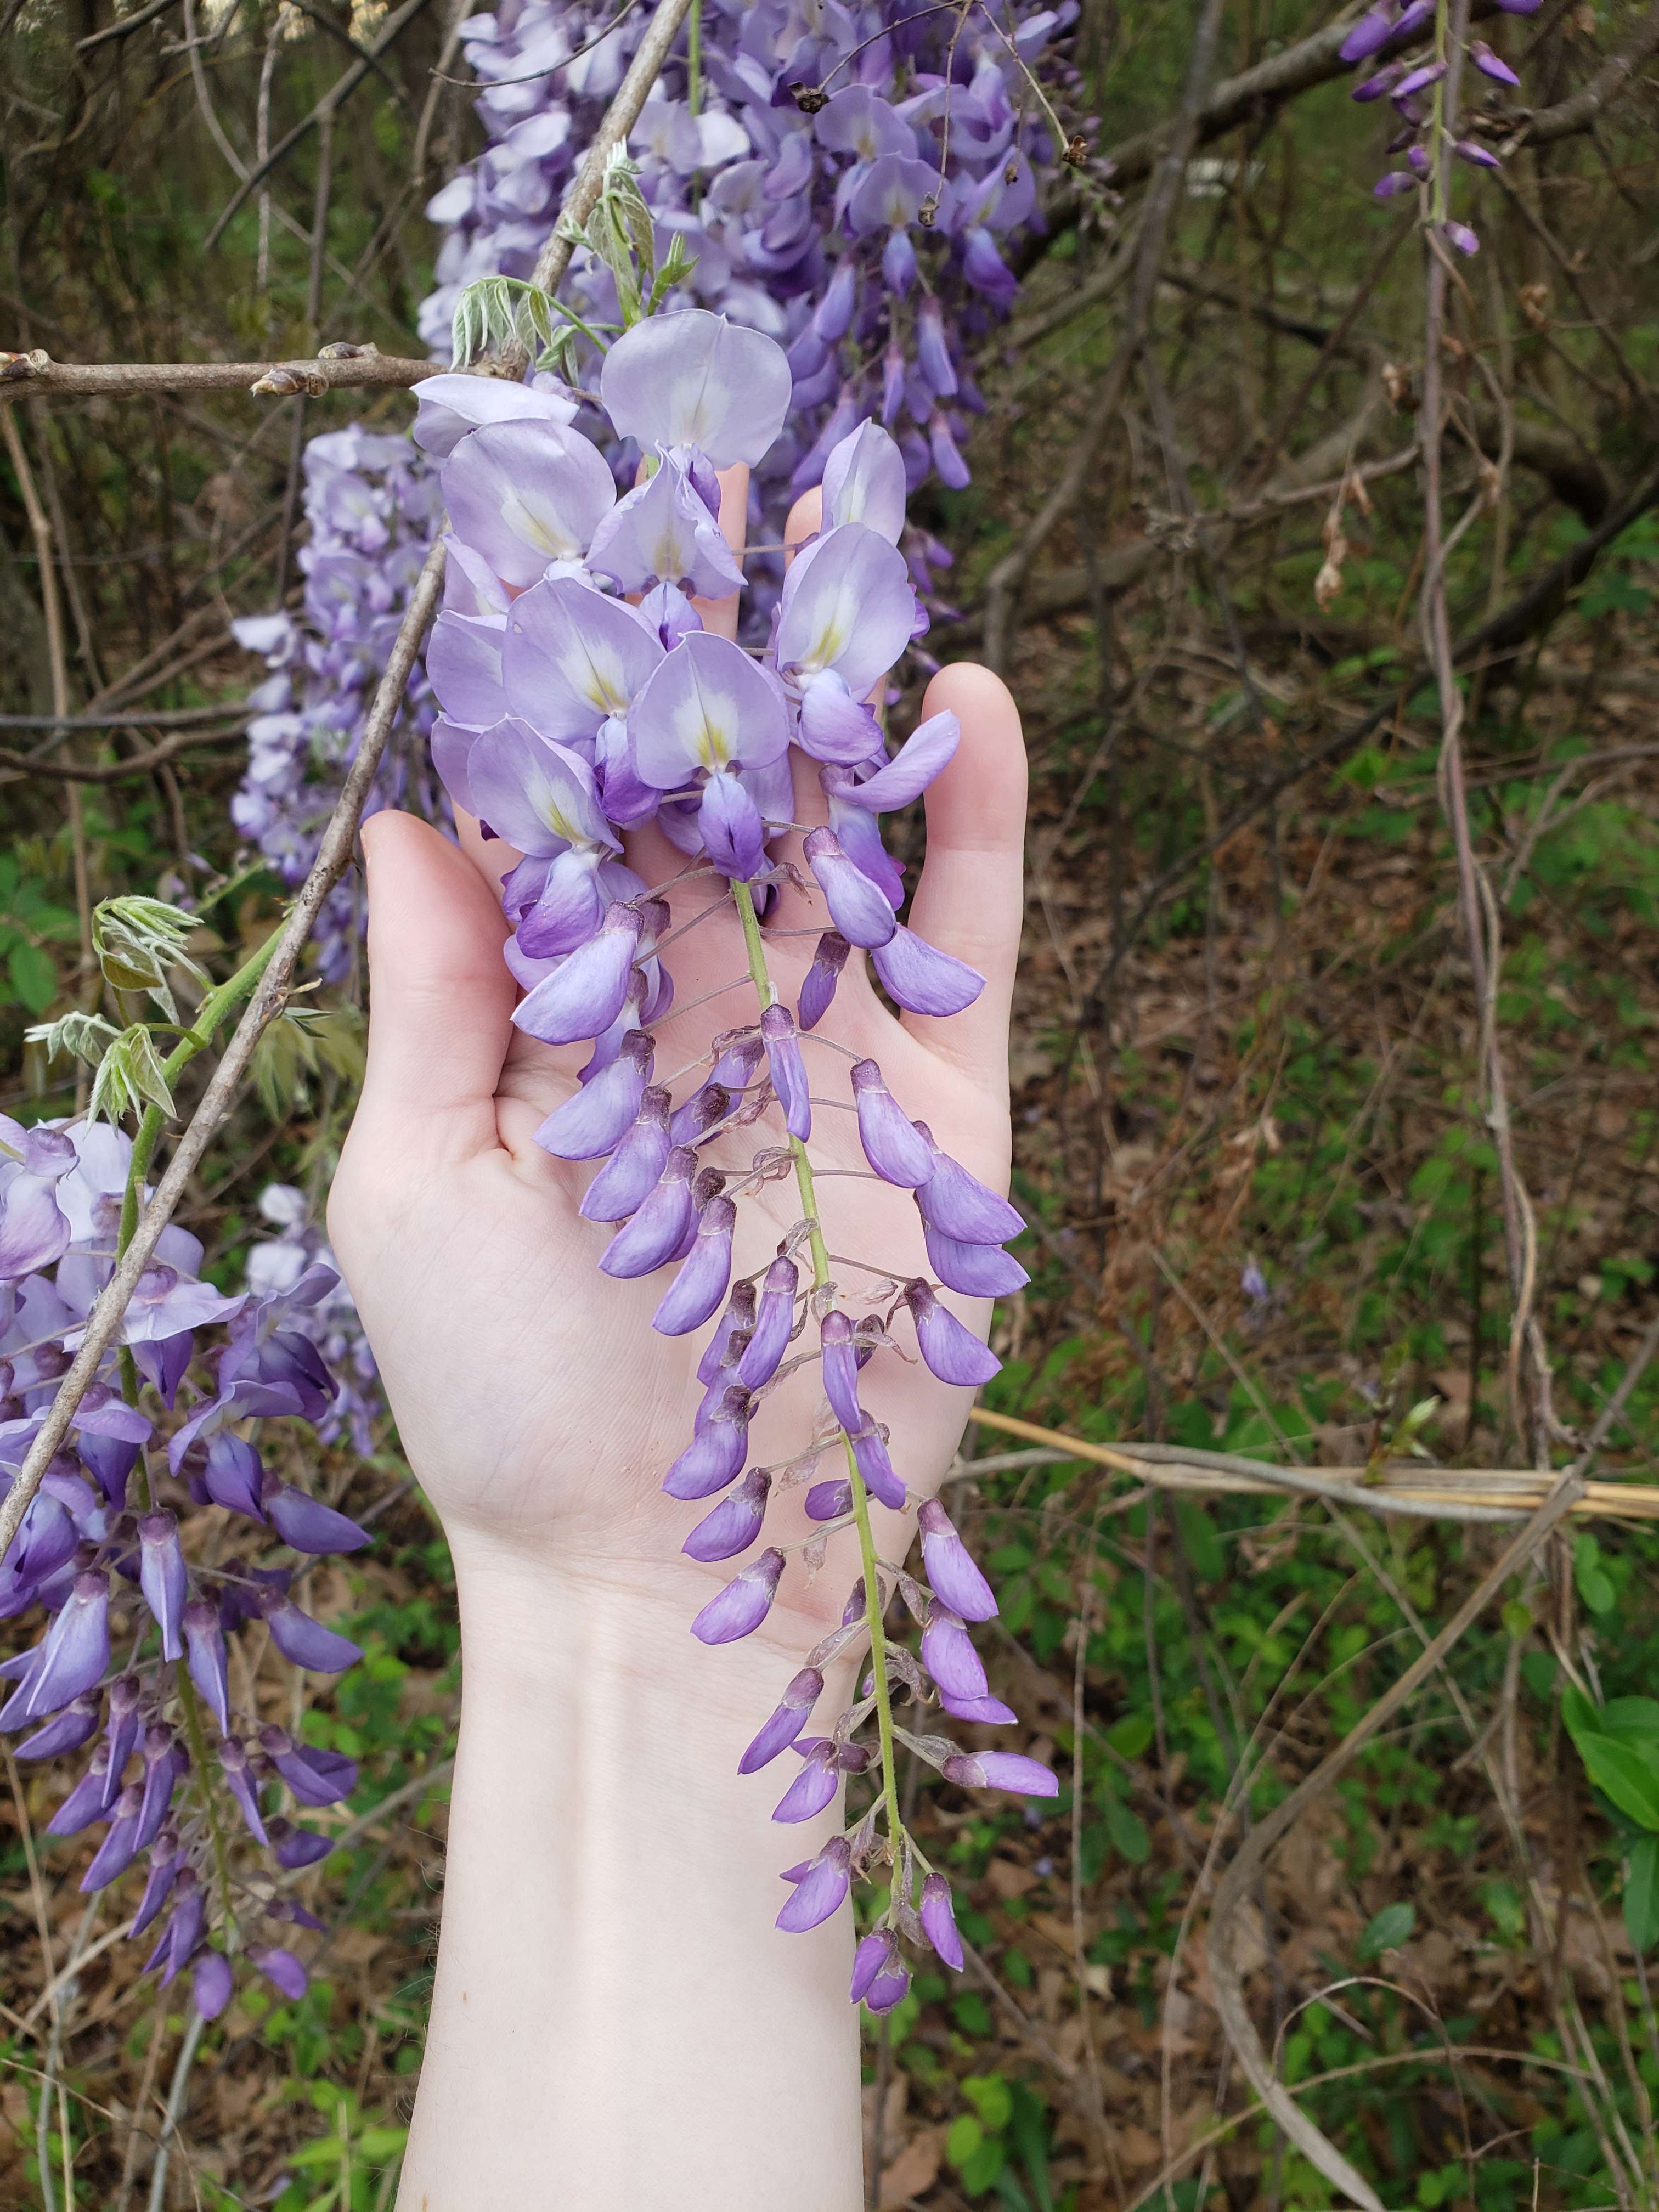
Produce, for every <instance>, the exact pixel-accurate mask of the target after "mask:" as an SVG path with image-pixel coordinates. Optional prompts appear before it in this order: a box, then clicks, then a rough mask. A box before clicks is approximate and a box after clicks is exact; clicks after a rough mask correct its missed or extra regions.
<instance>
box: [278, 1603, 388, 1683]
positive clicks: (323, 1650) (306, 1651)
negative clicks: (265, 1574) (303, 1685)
mask: <svg viewBox="0 0 1659 2212" xmlns="http://www.w3.org/2000/svg"><path fill="white" fill-rule="evenodd" d="M259 1610H260V1612H261V1613H263V1614H264V1621H265V1626H266V1627H267V1628H269V1629H270V1640H271V1642H272V1643H273V1644H275V1645H276V1649H277V1650H279V1651H280V1652H281V1653H282V1655H283V1658H284V1659H287V1660H290V1661H291V1662H293V1664H294V1665H295V1666H296V1667H303V1668H310V1669H311V1670H312V1671H313V1672H314V1673H316V1674H341V1673H343V1671H344V1669H345V1668H348V1667H349V1666H350V1665H352V1663H353V1662H355V1661H356V1660H358V1659H361V1658H362V1656H363V1654H362V1646H361V1645H360V1644H354V1643H353V1642H352V1641H351V1638H349V1636H340V1635H337V1633H336V1632H335V1631H334V1630H333V1629H331V1628H325V1627H324V1626H323V1625H322V1623H321V1622H320V1621H316V1620H313V1619H312V1617H311V1615H310V1614H309V1613H301V1610H300V1608H299V1607H298V1606H297V1605H295V1602H294V1601H293V1599H292V1598H290V1597H289V1596H288V1595H286V1594H285V1593H284V1592H283V1591H280V1590H273V1589H265V1590H261V1591H260V1593H259Z"/></svg>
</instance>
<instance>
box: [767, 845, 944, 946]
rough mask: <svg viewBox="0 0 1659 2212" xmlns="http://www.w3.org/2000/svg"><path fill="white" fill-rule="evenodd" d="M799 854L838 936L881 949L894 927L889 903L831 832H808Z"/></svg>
mask: <svg viewBox="0 0 1659 2212" xmlns="http://www.w3.org/2000/svg"><path fill="white" fill-rule="evenodd" d="M801 850H802V852H803V854H805V860H806V865H807V866H808V867H809V868H811V871H812V876H813V879H814V881H815V882H816V883H817V886H818V889H819V890H821V891H822V892H823V897H824V903H825V904H826V905H827V906H828V908H829V918H830V920H831V921H833V922H834V923H835V926H836V931H837V932H838V933H840V935H841V936H842V938H844V939H846V941H847V942H848V945H863V946H866V948H873V947H875V946H878V945H885V944H886V943H887V942H888V940H889V939H890V938H891V937H892V936H893V934H894V933H895V932H896V929H897V927H898V925H897V923H896V921H894V919H893V908H892V903H891V902H890V900H889V898H888V896H887V895H886V893H885V892H884V890H881V889H880V887H879V886H878V884H873V883H872V881H871V880H870V878H869V877H868V876H866V874H865V872H864V871H863V870H862V869H861V868H859V867H856V866H854V864H853V862H852V861H851V860H848V857H847V855H846V854H845V853H844V852H843V851H842V847H841V842H840V840H839V839H838V838H837V837H836V834H835V832H834V831H833V830H832V829H811V830H809V831H808V832H807V834H806V837H805V842H803V844H802V847H801ZM920 941H921V940H920V939H918V940H917V942H918V943H920ZM940 957H943V956H940Z"/></svg>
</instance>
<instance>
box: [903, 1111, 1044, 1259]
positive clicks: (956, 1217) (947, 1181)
mask: <svg viewBox="0 0 1659 2212" xmlns="http://www.w3.org/2000/svg"><path fill="white" fill-rule="evenodd" d="M916 1127H917V1128H918V1129H920V1130H921V1133H922V1135H923V1136H924V1137H925V1138H926V1139H927V1143H928V1144H929V1146H932V1148H933V1174H932V1175H931V1176H929V1177H928V1179H927V1182H925V1183H923V1184H922V1185H921V1188H919V1189H918V1190H917V1192H916V1204H917V1206H919V1207H920V1208H921V1217H922V1219H923V1220H924V1221H926V1222H927V1224H928V1225H930V1226H931V1227H933V1228H934V1229H938V1230H940V1231H943V1233H944V1234H945V1236H946V1237H955V1238H956V1239H957V1242H958V1243H963V1244H1006V1243H1007V1241H1008V1239H1009V1238H1010V1237H1018V1236H1020V1235H1021V1234H1022V1233H1023V1232H1024V1227H1025V1217H1024V1215H1023V1214H1022V1213H1021V1212H1018V1209H1017V1208H1016V1207H1014V1206H1010V1205H1009V1203H1008V1201H1007V1200H1006V1198H999V1197H998V1196H997V1194H996V1193H995V1192H994V1190H991V1189H989V1188H987V1186H986V1185H985V1184H984V1183H982V1182H981V1181H980V1179H979V1177H978V1176H975V1175H970V1174H969V1172H968V1170H967V1169H966V1168H965V1167H963V1165H962V1164H961V1162H960V1161H958V1160H953V1159H952V1158H951V1155H950V1154H949V1153H948V1152H940V1151H939V1147H938V1146H937V1145H934V1144H933V1134H932V1133H931V1131H930V1130H929V1129H928V1127H927V1123H926V1122H925V1121H918V1122H917V1124H916Z"/></svg>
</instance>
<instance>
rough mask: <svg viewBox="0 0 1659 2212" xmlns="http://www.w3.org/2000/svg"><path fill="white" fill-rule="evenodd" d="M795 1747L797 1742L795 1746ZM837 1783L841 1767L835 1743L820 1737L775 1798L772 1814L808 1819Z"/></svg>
mask: <svg viewBox="0 0 1659 2212" xmlns="http://www.w3.org/2000/svg"><path fill="white" fill-rule="evenodd" d="M796 1748H797V1750H799V1745H797V1746H796ZM840 1787H841V1770H840V1768H839V1766H838V1765H836V1747H835V1745H834V1744H833V1743H830V1742H829V1741H823V1742H820V1743H816V1744H814V1745H813V1747H812V1748H811V1750H810V1751H809V1752H808V1753H806V1756H805V1762H804V1764H803V1765H802V1767H801V1771H800V1772H799V1774H798V1775H797V1776H796V1777H795V1778H794V1780H793V1782H792V1783H791V1784H790V1785H789V1787H788V1788H787V1790H785V1791H784V1793H783V1795H782V1796H781V1797H780V1798H779V1800H778V1802H777V1804H776V1805H775V1807H774V1808H773V1812H772V1818H773V1819H774V1820H781V1821H783V1822H785V1823H786V1824H787V1823H789V1822H793V1821H796V1820H811V1818H812V1817H813V1815H814V1814H817V1813H821V1812H823V1808H824V1807H825V1806H826V1805H828V1804H829V1803H830V1802H831V1801H832V1800H833V1799H834V1797H835V1795H836V1790H839V1789H840Z"/></svg>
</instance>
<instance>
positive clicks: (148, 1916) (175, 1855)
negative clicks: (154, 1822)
mask: <svg viewBox="0 0 1659 2212" xmlns="http://www.w3.org/2000/svg"><path fill="white" fill-rule="evenodd" d="M139 1848H140V1850H142V1849H143V1845H142V1844H141V1845H140V1846H139ZM184 1864H185V1862H184V1857H183V1854H182V1853H181V1852H180V1850H179V1839H178V1838H177V1837H176V1836H173V1835H172V1834H171V1833H169V1835H168V1837H167V1840H166V1841H165V1842H161V1841H159V1840H158V1842H157V1844H156V1846H155V1850H154V1851H153V1852H152V1853H151V1854H150V1862H149V1874H148V1875H146V1876H145V1878H144V1891H143V1896H142V1897H141V1898H140V1899H139V1900H138V1910H137V1912H135V1913H134V1915H133V1916H132V1925H131V1928H129V1929H128V1930H127V1935H128V1937H129V1939H131V1937H133V1936H142V1935H143V1932H144V1930H145V1929H146V1928H148V1927H149V1924H150V1923H151V1921H152V1920H154V1919H155V1916H156V1914H157V1913H158V1912H159V1911H161V1907H162V1906H163V1905H165V1904H166V1903H167V1899H168V1897H169V1896H170V1895H171V1894H172V1891H173V1883H174V1882H175V1881H178V1879H179V1875H180V1874H181V1873H182V1872H183V1870H184Z"/></svg>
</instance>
